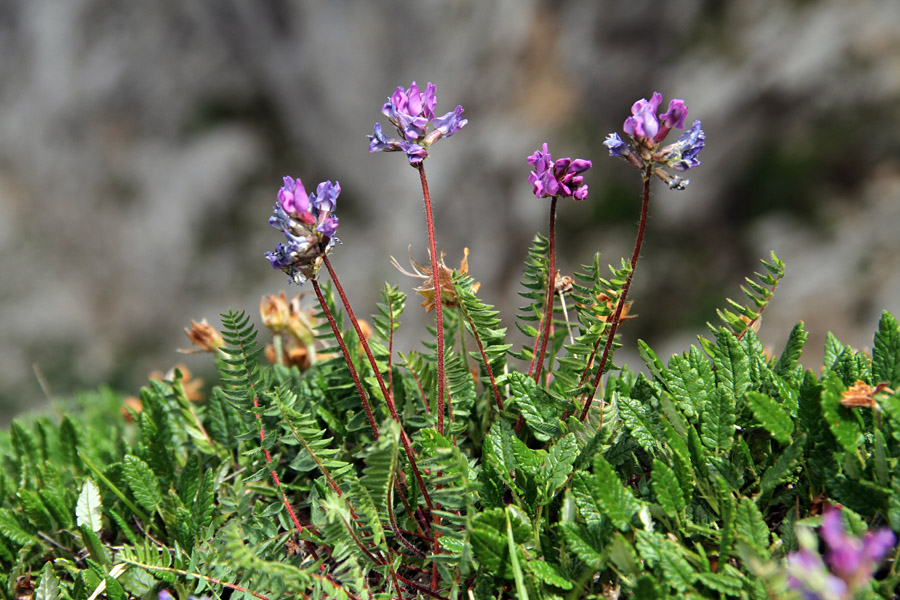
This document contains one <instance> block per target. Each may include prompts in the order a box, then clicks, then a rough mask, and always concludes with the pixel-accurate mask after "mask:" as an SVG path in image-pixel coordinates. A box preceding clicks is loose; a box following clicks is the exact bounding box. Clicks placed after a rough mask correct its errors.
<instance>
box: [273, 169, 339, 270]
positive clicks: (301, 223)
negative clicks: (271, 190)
mask: <svg viewBox="0 0 900 600" xmlns="http://www.w3.org/2000/svg"><path fill="white" fill-rule="evenodd" d="M340 193H341V184H340V183H338V182H334V183H332V182H331V181H323V182H322V183H320V184H319V185H318V187H317V188H316V191H315V193H313V194H307V193H306V188H304V187H303V183H302V182H301V181H300V180H299V179H296V180H295V179H294V178H292V177H285V178H284V185H283V186H282V187H281V189H279V190H278V196H277V200H278V201H277V202H276V203H275V208H274V213H275V214H274V216H272V217H269V225H271V226H272V227H274V228H275V229H279V230H281V231H282V232H283V233H284V235H285V237H286V238H287V243H279V244H278V245H277V246H275V250H274V252H266V258H268V259H269V263H270V264H271V265H272V268H274V269H281V270H282V271H284V272H285V273H287V275H288V277H289V278H290V281H291V283H296V284H303V283H304V282H305V281H306V280H307V279H310V278H314V277H315V276H316V273H317V272H318V270H319V268H320V267H321V265H322V257H323V256H324V255H325V254H327V253H328V252H330V251H331V249H332V248H333V247H334V245H335V244H336V243H339V242H340V240H338V239H337V238H336V237H334V232H335V230H336V229H337V226H338V218H337V216H335V214H334V209H335V207H336V206H337V197H338V195H339V194H340Z"/></svg>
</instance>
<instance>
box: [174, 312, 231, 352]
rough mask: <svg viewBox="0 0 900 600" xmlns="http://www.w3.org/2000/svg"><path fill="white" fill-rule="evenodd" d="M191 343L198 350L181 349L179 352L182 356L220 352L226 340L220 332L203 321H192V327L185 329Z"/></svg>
mask: <svg viewBox="0 0 900 600" xmlns="http://www.w3.org/2000/svg"><path fill="white" fill-rule="evenodd" d="M184 333H185V335H187V337H188V339H189V340H191V343H192V344H194V345H195V346H197V347H196V348H179V349H178V352H181V353H182V354H198V353H200V352H213V353H215V352H218V351H219V348H221V347H222V346H224V345H225V339H224V338H223V337H222V334H221V333H219V332H218V330H217V329H216V328H215V327H213V326H212V325H210V324H209V323H207V322H206V319H202V320H201V321H200V322H199V323H198V322H197V321H194V320H191V326H190V327H185V328H184Z"/></svg>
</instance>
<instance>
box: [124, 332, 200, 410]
mask: <svg viewBox="0 0 900 600" xmlns="http://www.w3.org/2000/svg"><path fill="white" fill-rule="evenodd" d="M198 352H199V350H198ZM176 369H178V370H179V371H181V379H180V380H179V381H178V382H179V383H180V384H181V386H182V388H183V389H184V396H185V397H186V398H187V399H188V400H190V401H191V402H202V401H203V398H204V396H203V380H202V379H201V378H199V377H196V378H195V377H194V376H193V374H192V373H191V370H190V369H188V368H187V365H185V364H184V363H178V364H177V365H175V366H174V367H172V368H171V369H169V370H168V371H166V372H162V371H150V373H149V374H148V375H147V379H150V380H154V379H156V380H157V381H165V382H175V370H176ZM129 409H130V410H129ZM142 410H143V404H142V403H141V399H140V398H138V397H137V396H127V397H126V398H125V399H124V400H123V402H122V409H121V414H122V416H123V417H124V418H125V420H126V421H128V422H129V423H130V422H132V421H133V418H132V416H131V411H134V412H136V413H139V412H141V411H142Z"/></svg>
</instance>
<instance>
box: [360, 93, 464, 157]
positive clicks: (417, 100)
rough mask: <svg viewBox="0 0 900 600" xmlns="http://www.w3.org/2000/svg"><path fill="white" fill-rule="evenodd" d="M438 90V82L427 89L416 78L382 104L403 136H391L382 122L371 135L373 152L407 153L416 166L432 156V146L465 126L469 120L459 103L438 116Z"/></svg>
mask: <svg viewBox="0 0 900 600" xmlns="http://www.w3.org/2000/svg"><path fill="white" fill-rule="evenodd" d="M435 90H436V88H435V85H434V84H433V83H431V82H430V81H429V82H428V85H427V86H425V91H424V92H423V91H422V90H420V89H419V86H418V85H416V82H415V81H413V82H412V85H410V86H409V88H408V89H406V90H404V89H403V87H402V86H400V87H398V88H397V89H396V90H395V91H394V93H393V94H391V97H390V98H388V101H387V102H385V103H384V106H382V107H381V113H382V114H383V115H384V116H386V117H387V118H388V120H389V121H390V122H391V124H392V125H393V126H394V128H396V130H397V133H398V134H399V135H400V138H399V139H397V138H390V137H388V136H387V135H386V134H385V133H384V130H383V129H382V127H381V123H375V132H374V134H372V135H369V136H367V137H368V138H369V152H396V151H402V152H404V153H406V158H407V159H408V160H409V164H411V165H416V164H418V163H421V162H422V161H423V160H424V159H425V158H426V157H427V156H428V147H429V146H431V145H432V144H433V143H435V142H436V141H438V140H439V139H441V138H442V137H450V136H451V135H453V134H454V133H456V132H457V131H459V130H460V129H462V128H463V127H465V125H466V124H467V123H468V122H469V120H468V119H463V118H462V114H463V112H464V111H463V107H462V106H457V107H456V108H455V109H454V110H451V111H450V112H448V113H446V114H445V115H443V116H441V117H435V114H434V109H435V108H436V106H437V96H436V95H435Z"/></svg>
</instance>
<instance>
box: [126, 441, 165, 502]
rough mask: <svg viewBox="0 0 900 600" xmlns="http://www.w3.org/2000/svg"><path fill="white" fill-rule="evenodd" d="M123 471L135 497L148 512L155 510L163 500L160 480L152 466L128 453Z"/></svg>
mask: <svg viewBox="0 0 900 600" xmlns="http://www.w3.org/2000/svg"><path fill="white" fill-rule="evenodd" d="M123 472H124V475H125V480H126V481H127V482H128V487H130V488H131V491H132V493H134V499H135V500H137V503H138V504H139V505H140V506H141V508H143V509H144V510H146V511H147V512H151V513H152V512H153V511H155V510H156V509H157V507H159V504H160V502H162V494H161V493H160V490H159V482H158V481H157V479H156V475H154V473H153V471H152V470H151V469H150V466H149V465H148V464H147V463H145V462H144V461H142V460H141V459H140V458H138V457H137V456H131V455H128V456H126V457H125V460H124V462H123Z"/></svg>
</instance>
